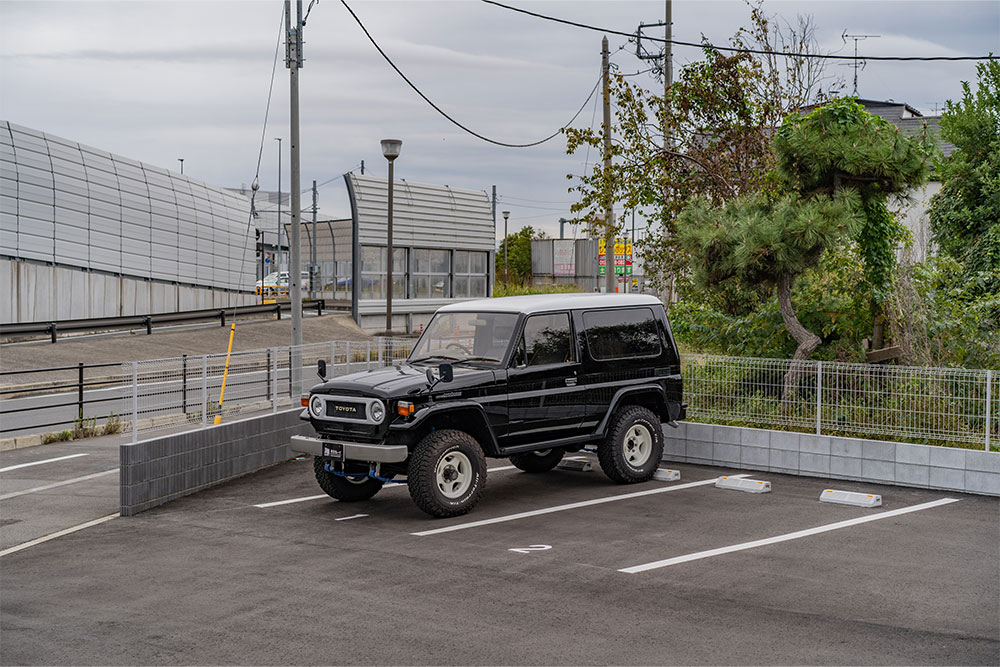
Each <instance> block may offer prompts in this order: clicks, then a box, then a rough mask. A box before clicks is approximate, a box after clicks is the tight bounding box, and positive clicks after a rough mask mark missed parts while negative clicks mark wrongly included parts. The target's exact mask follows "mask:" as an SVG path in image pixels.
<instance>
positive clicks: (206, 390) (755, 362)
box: [120, 338, 1000, 450]
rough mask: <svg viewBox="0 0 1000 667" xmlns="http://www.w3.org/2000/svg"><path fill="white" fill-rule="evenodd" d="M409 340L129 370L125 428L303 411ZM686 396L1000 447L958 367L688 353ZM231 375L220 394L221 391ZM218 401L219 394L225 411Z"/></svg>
mask: <svg viewBox="0 0 1000 667" xmlns="http://www.w3.org/2000/svg"><path fill="white" fill-rule="evenodd" d="M414 343H415V340H414V339H412V338H374V339H371V340H368V341H331V342H329V343H314V344H309V345H303V346H301V347H298V348H290V347H279V348H271V349H268V350H254V351H250V352H234V353H233V354H232V355H230V358H229V371H228V374H226V372H225V364H226V355H224V354H212V355H204V356H198V357H180V358H174V359H156V360H151V361H140V362H127V363H124V364H122V385H121V397H122V398H121V401H122V405H121V411H120V414H121V415H122V425H123V427H124V430H126V431H128V430H132V431H133V438H135V437H136V434H137V433H141V432H146V431H153V430H157V429H162V428H175V427H182V426H185V425H190V426H200V425H208V424H212V423H213V422H214V420H215V418H216V416H217V415H221V417H222V418H226V417H230V416H233V415H238V414H252V413H256V412H262V411H268V410H270V411H276V410H278V409H281V408H286V407H288V406H290V405H292V404H293V403H295V404H297V402H298V398H299V397H298V395H293V394H297V393H299V392H296V391H295V388H294V386H293V381H294V377H293V373H291V372H290V371H291V369H292V367H293V365H295V364H298V365H299V368H300V372H301V375H300V377H301V387H302V390H301V392H302V393H308V391H309V388H310V387H312V386H313V385H315V384H316V383H318V382H319V378H318V377H317V375H316V371H317V362H318V360H320V359H323V360H325V361H326V362H327V378H337V377H342V376H344V375H348V374H351V373H357V372H361V371H366V370H371V369H373V368H380V367H382V366H387V365H391V364H395V363H399V362H401V361H402V360H404V359H406V357H407V356H408V355H409V353H410V351H411V350H412V349H413V345H414ZM682 362H683V376H684V400H685V401H686V402H687V403H688V417H689V418H690V419H692V420H695V421H705V422H715V423H723V424H738V425H744V426H756V427H761V428H786V429H793V430H800V431H807V432H815V433H822V434H826V435H845V436H859V437H870V436H882V437H891V438H893V439H902V440H909V441H914V442H923V443H927V444H961V445H963V446H970V445H971V446H979V447H986V446H987V441H988V442H989V444H990V445H991V449H997V450H1000V437H998V432H1000V373H997V372H996V371H986V370H967V369H960V368H923V367H904V366H881V365H872V364H846V363H834V362H819V361H791V360H787V359H754V358H743V357H721V356H713V355H699V354H688V355H683V357H682ZM224 375H225V392H222V384H223V376H224ZM220 395H221V396H222V397H223V398H222V402H221V404H220Z"/></svg>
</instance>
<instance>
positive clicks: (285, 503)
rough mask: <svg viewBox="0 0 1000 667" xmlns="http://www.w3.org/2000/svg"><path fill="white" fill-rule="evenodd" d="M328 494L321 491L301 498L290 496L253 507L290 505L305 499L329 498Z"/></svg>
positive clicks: (302, 501)
mask: <svg viewBox="0 0 1000 667" xmlns="http://www.w3.org/2000/svg"><path fill="white" fill-rule="evenodd" d="M329 497H330V496H328V495H326V494H325V493H321V494H320V495H318V496H304V497H302V498H290V499H289V500H278V501H275V502H273V503H261V504H260V505H254V507H277V506H278V505H291V504H292V503H304V502H306V501H307V500H319V499H320V498H329Z"/></svg>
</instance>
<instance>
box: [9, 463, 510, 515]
mask: <svg viewBox="0 0 1000 667" xmlns="http://www.w3.org/2000/svg"><path fill="white" fill-rule="evenodd" d="M516 467H517V466H500V467H499V468H487V469H486V472H488V473H489V472H500V471H501V470H513V469H514V468H516ZM395 486H406V484H392V485H390V486H387V487H385V489H383V490H388V489H391V488H393V487H395ZM25 493H27V492H25ZM329 497H330V496H328V495H326V494H325V493H321V494H320V495H318V496H303V497H302V498H290V499H288V500H276V501H274V502H273V503H261V504H259V505H254V507H262V508H263V507H277V506H278V505H291V504H292V503H304V502H306V501H309V500H320V499H321V498H329ZM0 500H3V496H0ZM338 521H339V519H338Z"/></svg>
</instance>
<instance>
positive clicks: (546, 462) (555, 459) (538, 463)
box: [510, 448, 566, 472]
mask: <svg viewBox="0 0 1000 667" xmlns="http://www.w3.org/2000/svg"><path fill="white" fill-rule="evenodd" d="M565 453H566V451H565V450H563V449H560V448H553V449H542V450H539V451H537V452H525V453H524V454H511V456H510V462H511V463H513V464H514V466H515V467H516V468H519V469H520V470H523V471H524V472H548V471H550V470H552V469H553V468H555V467H556V466H557V465H559V462H560V461H562V458H563V455H564V454H565Z"/></svg>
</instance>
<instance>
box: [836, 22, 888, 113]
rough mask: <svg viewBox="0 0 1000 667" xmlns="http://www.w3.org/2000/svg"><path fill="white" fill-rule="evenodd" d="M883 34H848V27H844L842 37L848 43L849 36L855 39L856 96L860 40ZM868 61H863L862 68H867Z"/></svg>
mask: <svg viewBox="0 0 1000 667" xmlns="http://www.w3.org/2000/svg"><path fill="white" fill-rule="evenodd" d="M881 36H882V35H848V34H847V28H844V34H842V35H841V36H840V39H842V40H843V41H844V44H847V40H848V38H850V39H853V40H854V96H855V97H857V96H858V42H860V41H861V40H863V39H868V38H869V37H881ZM866 64H867V62H862V64H861V69H864V68H865V65H866Z"/></svg>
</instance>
